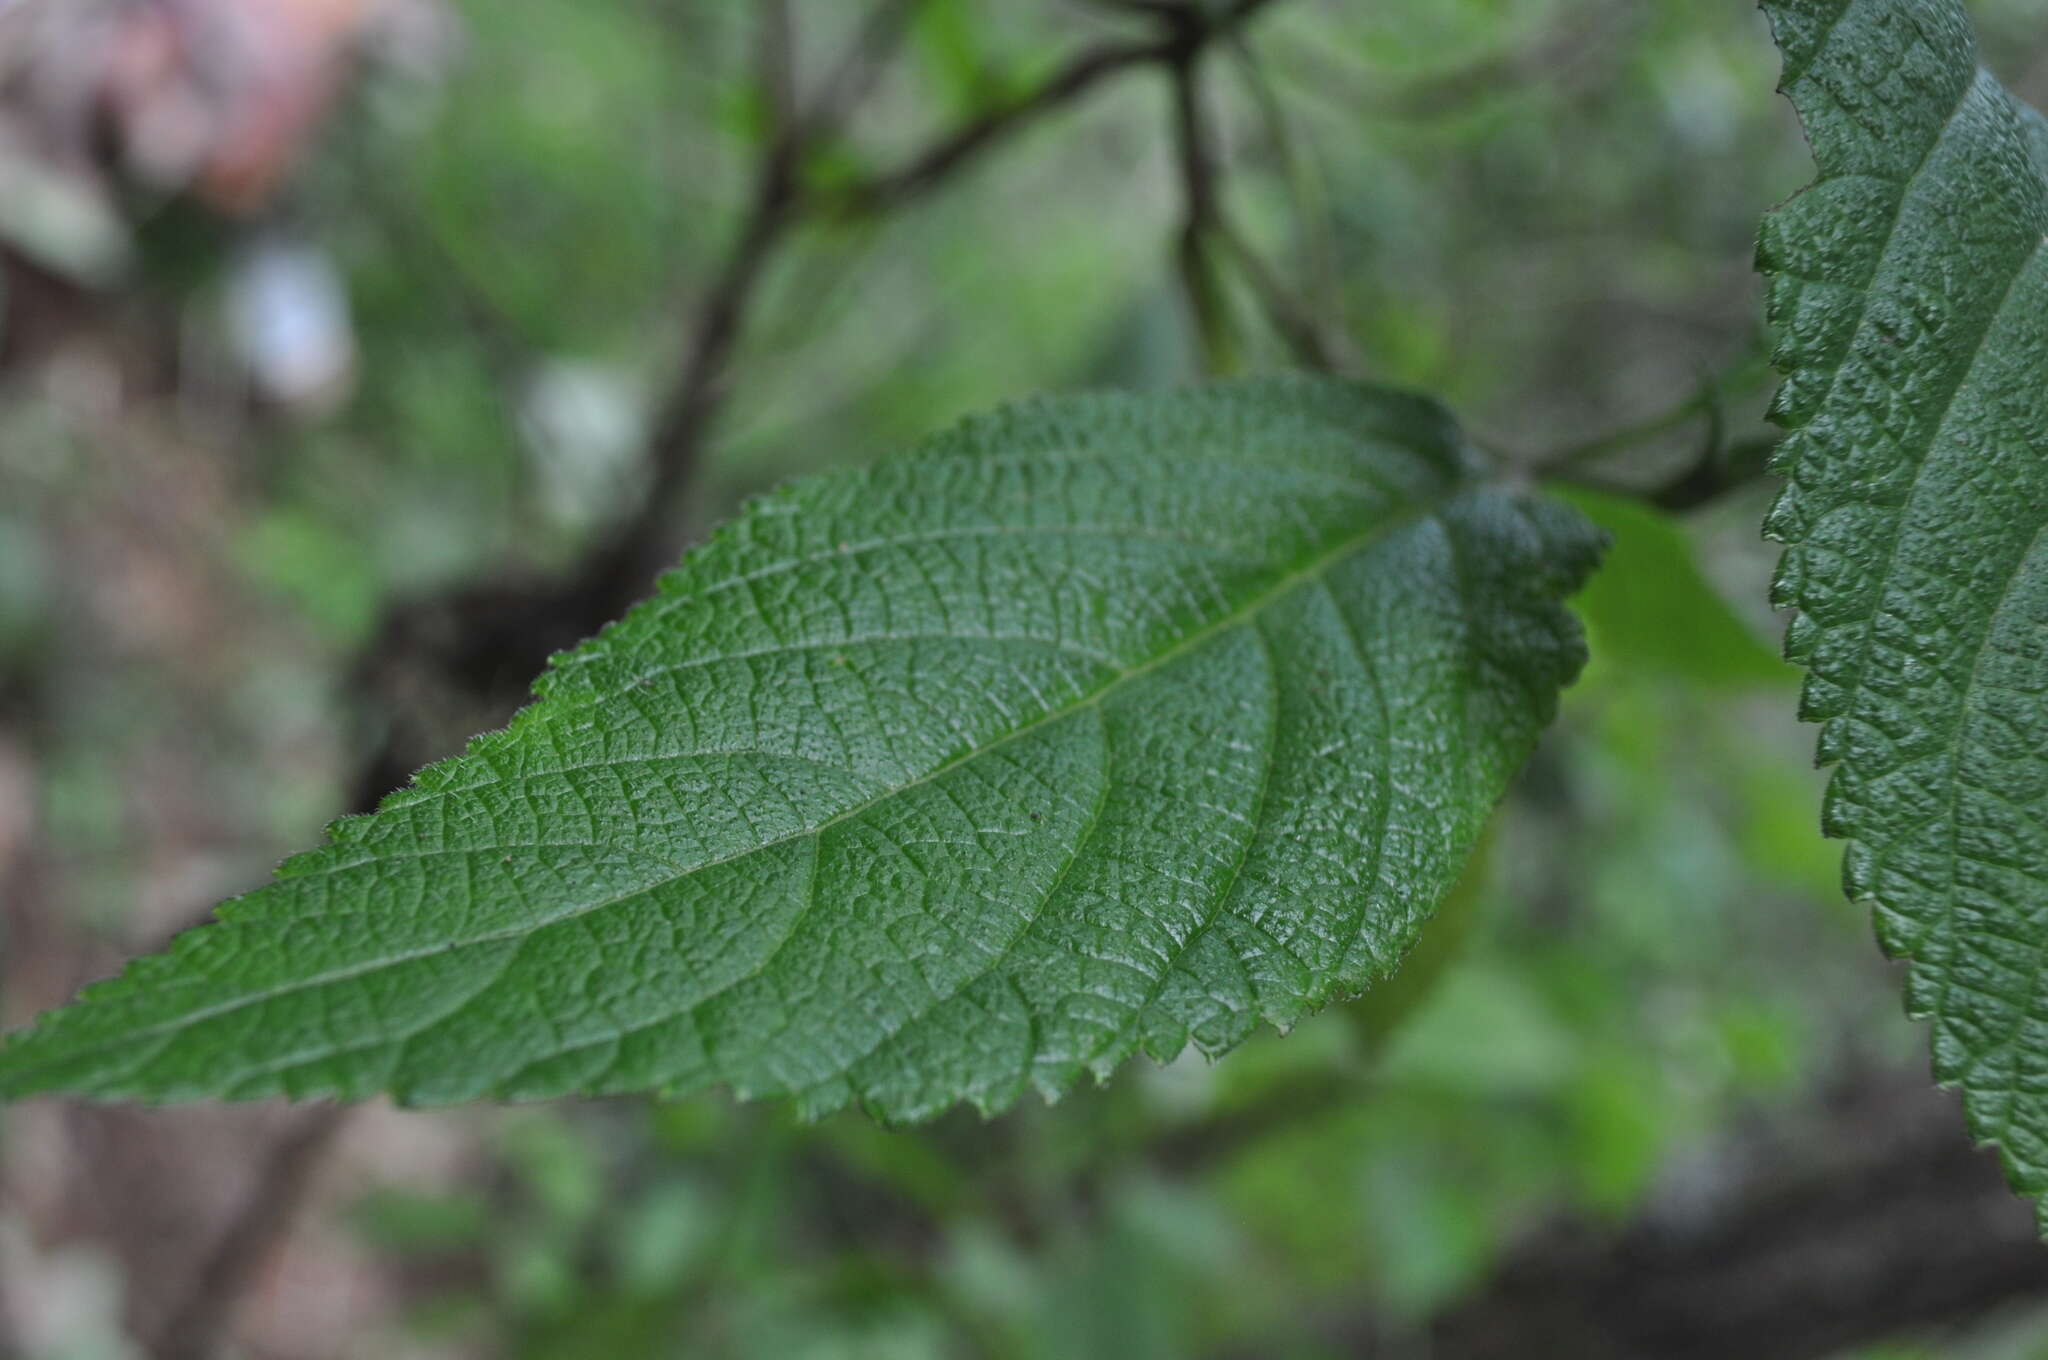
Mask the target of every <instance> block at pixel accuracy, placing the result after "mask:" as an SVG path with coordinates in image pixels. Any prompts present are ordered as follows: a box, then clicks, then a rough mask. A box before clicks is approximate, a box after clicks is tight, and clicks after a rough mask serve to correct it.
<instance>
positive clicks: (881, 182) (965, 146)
mask: <svg viewBox="0 0 2048 1360" xmlns="http://www.w3.org/2000/svg"><path fill="white" fill-rule="evenodd" d="M1272 3H1273V0H1235V3H1233V4H1231V5H1229V6H1228V7H1226V8H1225V9H1224V10H1223V11H1222V12H1220V13H1218V14H1216V15H1215V16H1214V17H1212V18H1210V19H1209V20H1208V25H1207V29H1206V32H1207V33H1208V34H1209V36H1210V37H1211V38H1214V37H1219V36H1222V35H1224V34H1227V33H1230V32H1232V31H1234V30H1235V29H1237V28H1239V27H1240V26H1241V25H1243V24H1244V23H1245V22H1246V21H1247V20H1249V19H1251V18H1252V17H1253V16H1254V15H1256V14H1257V13H1258V12H1259V11H1260V10H1263V9H1265V8H1266V7H1267V6H1269V5H1270V4H1272ZM1184 47H1185V43H1184V40H1183V39H1181V38H1180V37H1179V36H1177V35H1169V36H1167V37H1165V38H1160V39H1155V40H1153V41H1150V42H1118V43H1105V44H1103V45H1102V46H1100V47H1095V48H1090V49H1089V50H1087V51H1085V52H1082V53H1080V54H1079V55H1077V56H1075V57H1074V58H1073V59H1072V60H1070V61H1068V62H1067V64H1066V65H1064V66H1062V67H1060V68H1059V69H1058V70H1057V71H1055V72H1054V73H1053V74H1052V75H1051V76H1049V77H1047V78H1046V79H1045V81H1044V82H1043V83H1041V84H1040V85H1038V86H1037V87H1036V88H1035V89H1033V90H1032V91H1031V92H1030V93H1028V94H1025V95H1022V96H1020V97H1018V98H1016V99H1013V100H1011V101H1009V102H1008V103H1005V104H1000V105H997V106H996V107H994V108H991V109H988V110H986V111H984V112H983V113H980V114H978V115H976V116H975V117H973V118H970V119H968V120H967V121H966V122H965V123H962V124H961V125H960V126H959V127H957V128H954V129H953V130H952V131H950V132H946V133H943V134H941V135H940V136H939V137H937V138H936V139H934V140H933V142H932V143H931V144H930V145H929V146H927V147H926V148H925V149H924V150H923V151H920V152H917V153H915V154H913V155H911V156H910V157H908V158H907V159H906V160H905V161H904V163H903V164H902V165H900V166H899V167H898V168H896V169H894V170H890V171H886V172H884V173H882V174H879V175H877V176H875V177H874V178H872V179H869V180H866V181H863V182H861V183H858V184H855V185H853V186H851V187H849V188H846V189H843V190H841V191H840V200H841V204H842V208H843V210H844V211H847V212H848V213H851V214H860V213H872V212H877V211H880V210H882V209H884V208H890V207H895V206H898V205H900V204H902V203H905V202H908V201H910V200H912V199H915V198H919V197H922V196H923V195H925V194H927V193H929V192H931V191H932V190H933V189H935V188H937V187H938V186H939V185H940V184H942V183H944V182H945V181H946V180H947V179H948V178H950V177H951V175H952V174H953V172H954V171H955V170H957V169H959V168H960V166H961V165H963V164H964V163H966V162H967V161H969V160H971V159H972V158H974V157H975V156H976V155H978V154H980V153H981V152H983V151H986V150H987V149H988V148H989V147H991V146H993V145H995V144H996V143H998V142H1001V141H1004V140H1007V139H1008V138H1010V137H1012V136H1014V135H1016V133H1018V132H1019V131H1021V130H1022V129H1023V128H1025V127H1026V126H1028V125H1030V124H1032V123H1034V122H1036V121H1038V119H1040V118H1042V117H1044V116H1045V115H1047V114H1049V113H1052V112H1054V111H1056V110H1059V109H1062V108H1064V107H1066V106H1067V105H1069V104H1072V103H1075V102H1076V101H1078V100H1080V99H1081V98H1083V97H1084V96H1086V95H1088V94H1089V93H1091V92H1093V91H1094V90H1095V89H1097V88H1098V87H1099V86H1101V85H1102V84H1103V83H1104V82H1106V81H1107V80H1109V79H1110V78H1111V77H1112V76H1115V75H1118V74H1120V73H1122V72H1125V71H1130V70H1135V69H1141V68H1144V67H1149V66H1160V65H1165V64H1167V63H1170V62H1172V61H1174V60H1175V59H1176V58H1177V57H1178V56H1179V55H1180V54H1181V52H1182V51H1183V50H1184Z"/></svg>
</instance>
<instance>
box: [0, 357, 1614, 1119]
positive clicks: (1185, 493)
mask: <svg viewBox="0 0 2048 1360" xmlns="http://www.w3.org/2000/svg"><path fill="white" fill-rule="evenodd" d="M1597 548H1598V534H1597V531H1595V530H1593V529H1592V528H1591V527H1590V526H1588V525H1586V524H1585V523H1584V522H1583V521H1582V520H1580V519H1579V518H1578V516H1577V515H1576V514H1574V513H1573V512H1572V511H1570V510H1568V509H1565V508H1563V507H1561V506H1556V505H1553V504H1550V503H1547V502H1543V501H1538V500H1535V499H1533V498H1530V497H1528V496H1527V495H1526V494H1525V493H1523V492H1521V491H1518V490H1514V489H1510V488H1507V487H1502V486H1498V485H1495V484H1493V483H1491V482H1490V481H1489V480H1488V479H1487V477H1486V474H1485V470H1484V468H1483V467H1482V466H1481V464H1480V463H1479V461H1478V460H1477V459H1476V457H1475V456H1474V455H1473V454H1472V453H1471V451H1470V450H1469V448H1468V447H1467V446H1466V445H1465V444H1464V442H1463V441H1462V440H1461V439H1460V438H1459V437H1458V435H1457V434H1456V432H1455V431H1454V430H1453V429H1452V428H1451V427H1450V425H1449V423H1448V422H1447V421H1446V420H1445V418H1444V417H1443V416H1442V414H1441V413H1440V412H1439V411H1438V409H1437V408H1435V407H1434V406H1432V405H1430V404H1428V403H1426V402H1424V401H1421V400H1419V399H1416V398H1411V397H1407V396H1401V395H1396V394H1392V393H1387V392H1383V391H1377V390H1373V389H1367V388H1361V387H1354V386H1350V385H1346V384H1339V383H1334V382H1326V381H1319V380H1309V379H1275V380H1264V381H1257V382H1244V383H1235V384H1229V385H1220V386H1215V387H1210V388H1206V389H1197V390H1193V391H1190V392H1185V393H1179V394H1172V395H1165V396H1151V397H1125V396H1100V397H1079V398H1069V399H1061V400H1054V401H1042V402H1036V403H1031V404H1027V405H1024V406H1020V407H1017V408H1014V409H1010V410H1006V411H1003V412H999V413H997V414H995V415H993V416H989V417H986V418H983V419H979V420H975V421H971V422H969V423H968V424H966V425H964V426H962V427H961V428H959V429H958V430H956V431H954V432H953V433H951V434H948V435H945V436H942V437H940V438H938V439H935V440H932V441H931V442H929V443H927V444H925V445H924V446H923V447H921V448H919V449H916V450H914V451H912V452H910V453H909V454H907V455H905V456H900V457H896V458H893V459H888V460H885V461H883V462H882V463H881V464H879V465H878V466H876V467H874V468H872V469H870V470H868V471H863V472H848V473H841V474H836V475H831V476H826V477H821V478H816V479H813V480H810V481H805V482H800V483H797V484H795V485H793V486H791V487H789V488H787V489H785V490H783V491H780V492H778V493H776V494H774V495H771V496H768V497H766V498H765V499H763V500H760V501H758V502H756V503H755V504H754V505H753V506H752V507H751V508H750V509H749V510H748V511H747V512H746V513H745V514H744V515H743V516H742V517H741V518H740V519H739V520H737V521H736V522H735V523H733V524H731V525H729V526H727V527H726V528H725V529H724V530H722V531H721V532H720V533H718V534H717V535H716V536H715V537H714V538H713V539H712V540H711V541H710V542H709V543H707V544H706V545H705V546H703V547H702V548H700V549H698V550H697V551H695V552H693V553H691V554H690V555H689V557H688V558H686V559H685V561H684V563H683V565H682V566H681V567H680V568H679V569H678V570H676V571H675V572H672V573H671V574H670V575H669V576H668V577H667V578H666V579H665V580H664V581H663V582H662V585H661V590H660V593H659V595H658V596H657V597H656V598H655V599H654V600H652V601H649V602H648V603H646V604H643V605H641V606H640V607H639V608H637V609H635V610H634V611H633V612H632V613H630V614H629V615H628V616H627V617H626V618H625V619H624V620H623V621H621V622H620V623H618V624H616V625H614V626H613V627H611V628H610V629H608V630H606V631H605V632H604V633H603V634H602V635H600V636H599V637H597V638H596V639H594V640H592V641H591V642H588V643H586V644H585V645H584V646H582V647H581V648H579V649H578V650H576V651H574V652H571V653H569V654H567V655H566V656H563V657H560V658H558V659H557V660H556V662H555V664H554V666H553V668H552V669H551V670H550V671H549V672H548V673H547V674H546V675H545V676H543V677H542V679H541V681H540V683H539V686H538V690H539V692H540V694H541V696H542V698H541V702H539V703H537V704H535V705H534V706H532V707H530V708H528V709H527V710H525V711H524V712H523V713H521V714H520V715H519V716H518V717H517V718H516V719H515V720H514V721H513V722H512V724H511V726H510V727H508V728H507V729H505V730H504V731H502V732H497V733H493V734H490V735H488V736H485V737H481V738H479V739H478V740H476V741H475V742H474V743H472V745H471V747H470V749H469V751H468V752H467V753H466V754H464V755H463V756H461V757H460V758H458V759H455V760H451V761H447V762H445V763H443V764H440V765H436V766H433V767H431V768H429V769H427V770H426V771H424V772H422V773H421V774H420V775H419V776H418V778H417V779H416V781H415V782H414V784H413V785H412V786H411V787H410V788H407V789H405V790H403V791H401V792H399V793H396V794H393V795H392V796H391V797H390V798H389V799H387V800H386V802H385V804H384V806H383V807H382V808H381V809H380V810H379V811H378V812H377V813H376V814H375V815H373V816H370V817H366V818H355V819H345V820H343V821H340V822H337V823H336V824H335V825H334V827H333V828H332V829H331V832H330V843H329V844H328V845H327V846H326V847H324V848H322V849H319V850H315V851H313V852H311V853H309V854H306V855H302V856H299V857H298V858H296V859H293V860H291V861H289V862H287V863H286V864H285V865H284V867H283V868H282V869H281V870H280V871H279V874H278V878H277V881H276V882H274V883H272V884H271V885H269V886H268V887H265V888H262V889H260V890H258V891H257V892H254V893H252V894H250V895H249V896H247V897H243V898H241V899H239V900H236V901H234V902H230V903H228V904H227V905H226V906H224V907H223V908H222V909H221V911H220V913H219V915H220V920H221V924H215V925H211V926H207V927H202V928H200V929H197V930H194V931H190V932H188V933H187V934H185V935H184V936H183V937H181V938H180V939H179V940H178V941H177V942H176V943H175V944H174V946H173V947H172V949H171V950H170V952H169V953H168V954H167V955H163V956H159V957H156V958H151V959H146V960H144V961H142V962H139V963H136V964H133V965H131V966H130V967H129V969H128V970H127V972H126V973H125V974H124V975H123V976H122V977H120V978H119V979H116V980H115V981H112V982H108V983H103V984H100V985H98V986H95V987H93V988H91V989H89V990H88V991H87V993H86V994H85V996H84V997H83V998H82V999H81V1000H80V1001H79V1002H78V1003H76V1004H74V1005H73V1006H71V1007H69V1008H67V1009H65V1010H62V1011H59V1012H56V1013H54V1014H52V1015H50V1016H47V1017H45V1018H44V1019H43V1020H42V1022H41V1023H40V1025H39V1026H38V1027H37V1028H36V1029H34V1030H33V1031H30V1032H28V1033H26V1034H23V1035H20V1036H17V1037H16V1038H15V1039H14V1040H13V1041H12V1042H11V1043H9V1044H8V1045H7V1046H6V1047H5V1048H4V1049H0V1094H6V1095H12V1096H19V1095H23V1094H26V1093H30V1092H40V1091H71V1092H81V1093H89V1094H93V1095H98V1096H117V1097H142V1098H150V1099H158V1098H163V1099H183V1098H191V1097H204V1096H226V1097H251V1096H264V1095H271V1094H280V1093H281V1094H286V1095H292V1096H313V1095H332V1096H339V1097H359V1096H365V1095H368V1094H371V1093H373V1092H379V1091H388V1092H391V1093H393V1094H394V1095H396V1096H397V1097H398V1098H399V1099H401V1100H406V1101H418V1102H442V1101H454V1100H464V1099H469V1098H474V1097H483V1096H500V1097H518V1098H526V1097H545V1096H554V1095H560V1094H564V1093H568V1092H577V1091H580V1092H611V1091H634V1090H650V1089H651V1090H660V1091H668V1092H679V1091H683V1090H688V1089H692V1088H697V1087H701V1086H704V1085H707V1084H709V1083H713V1082H725V1083H729V1084H730V1085H731V1086H732V1087H733V1088H734V1089H735V1090H737V1091H739V1092H740V1093H742V1094H744V1095H748V1096H759V1095H770V1094H775V1095H788V1096H792V1097H795V1098H796V1099H797V1100H798V1101H799V1102H800V1104H801V1105H802V1107H803V1108H804V1109H805V1110H806V1111H808V1112H812V1113H816V1112H820V1111H823V1110H826V1109H829V1108H832V1107H835V1106H838V1105H841V1104H843V1103H846V1102H848V1101H850V1100H852V1101H858V1102H859V1103H861V1104H862V1105H864V1106H866V1107H867V1108H869V1109H870V1110H872V1111H874V1112H876V1113H878V1114H880V1115H882V1116H884V1117H888V1118H893V1119H909V1118H915V1117H920V1116H926V1115H930V1114H933V1113H935V1112H937V1111H939V1110H941V1109H943V1108H944V1107H946V1106H948V1105H950V1104H952V1103H954V1102H955V1101H958V1100H962V1099H965V1100H968V1101H971V1102H973V1103H974V1104H976V1105H978V1106H980V1107H981V1108H983V1109H984V1110H988V1109H994V1108H997V1107H1000V1106H1003V1105H1005V1104H1006V1103H1008V1102H1010V1101H1012V1100H1014V1099H1015V1098H1016V1097H1017V1096H1018V1094H1019V1093H1020V1092H1021V1091H1022V1090H1023V1089H1025V1088H1026V1087H1027V1086H1028V1085H1035V1086H1036V1087H1038V1088H1039V1089H1041V1090H1043V1091H1044V1092H1046V1093H1047V1094H1048V1095H1053V1094H1056V1093H1058V1092H1059V1091H1061V1090H1062V1089H1064V1088H1065V1087H1067V1086H1068V1085H1069V1084H1070V1083H1072V1082H1073V1081H1074V1080H1075V1079H1076V1077H1077V1076H1078V1075H1079V1074H1080V1073H1081V1072H1083V1071H1089V1072H1093V1073H1094V1074H1096V1075H1097V1076H1101V1075H1103V1074H1106V1073H1107V1072H1108V1070H1109V1069H1110V1068H1111V1067H1113V1066H1114V1065H1115V1064H1117V1063H1118V1062H1120V1061H1121V1060H1123V1059H1124V1058H1126V1057H1128V1056H1130V1055H1131V1054H1133V1053H1134V1052H1137V1051H1140V1050H1142V1051H1144V1052H1147V1053H1150V1054H1152V1055H1154V1056H1156V1057H1160V1058H1165V1057H1170V1056H1172V1055H1174V1054H1176V1053H1178V1052H1179V1051H1180V1050H1181V1049H1182V1048H1184V1047H1185V1046H1186V1045H1187V1044H1189V1043H1190V1042H1192V1043H1194V1044H1195V1045H1196V1046H1198V1047H1199V1048H1201V1049H1202V1050H1204V1051H1206V1052H1209V1053H1217V1052H1220V1051H1222V1050H1224V1049H1227V1048H1229V1047H1230V1046H1232V1045H1233V1044H1236V1043H1237V1042H1238V1041H1240V1040H1241V1039H1243V1038H1244V1037H1245V1036H1246V1035H1247V1034H1248V1033H1250V1032H1251V1030H1252V1029H1253V1028H1254V1026H1255V1025H1256V1023H1257V1022H1258V1021H1259V1020H1260V1019H1262V1018H1263V1019H1265V1020H1268V1021H1271V1022H1273V1023H1274V1024H1277V1025H1281V1026H1285V1025H1289V1024H1292V1023H1293V1022H1295V1021H1296V1020H1299V1019H1300V1018H1301V1017H1302V1016H1304V1015H1305V1014H1307V1013H1308V1012H1309V1011H1311V1010H1313V1009H1314V1008H1315V1007H1317V1006H1320V1005H1322V1004H1323V1003H1325V1002H1327V1001H1328V1000H1330V999H1331V998H1332V997H1334V996H1337V995H1339V994H1342V993H1351V992H1356V991H1359V990H1360V989H1362V988H1364V987H1365V986H1367V985H1368V984H1370V983H1371V982H1373V981H1374V980H1376V979H1379V978H1382V977H1385V976H1386V975H1387V974H1388V973H1390V972H1391V971H1392V970H1393V969H1394V967H1395V966H1396V965H1397V963H1398V962H1399V960H1400V958H1401V956H1402V955H1403V954H1404V953H1405V952H1407V950H1408V948H1409V947H1410V945H1412V944H1413V943H1414V940H1415V937H1416V934H1417V932H1418V931H1419V929H1420V927H1421V924H1422V922H1423V920H1424V918H1425V917H1427V915H1428V914H1429V912H1430V909H1431V907H1432V906H1433V905H1434V904H1435V902H1436V901H1437V899H1438V898H1439V896H1440V895H1441V894H1442V893H1443V892H1444V891H1445V890H1446V889H1447V888H1448V887H1449V886H1450V884H1451V883H1452V881H1453V880H1454V879H1455V878H1456V876H1457V872H1458V867H1459V863H1460V860H1461V859H1462V858H1463V856H1464V853H1465V851H1466V849H1467V848H1468V847H1469V846H1470V845H1471V844H1472V842H1473V840H1474V838H1475V837H1476V836H1477V835H1478V832H1479V830H1480V827H1481V825H1482V823H1483V822H1484V821H1485V819H1486V816H1487V814H1488V812H1489V810H1490V809H1491V807H1492V806H1493V804H1494V803H1495V801H1496V800H1497V799H1498V798H1499V797H1500V795H1501V792H1502V790H1503V788H1504V787H1505V785H1506V783H1507V780H1508V778H1509V777H1510V775H1512V774H1513V772H1514V771H1515V769H1516V768H1517V767H1518V766H1519V765H1520V764H1521V762H1522V761H1523V759H1524V758H1525V757H1526V756H1527V755H1528V753H1529V750H1530V747H1531V746H1532V745H1533V743H1534V742H1535V739H1536V736H1537V734H1538V733H1539V731H1540V730H1541V729H1542V727H1543V726H1544V724H1545V723H1546V722H1547V721H1548V719H1549V718H1550V716H1551V713H1552V710H1553V708H1554V706H1555V697H1556V692H1557V690H1558V688H1559V686H1561V685H1563V684H1565V683H1567V682H1568V681H1569V680H1570V679H1571V677H1572V675H1573V674H1574V673H1575V672H1576V671H1577V670H1578V668H1579V665H1580V662H1581V660H1582V650H1581V646H1580V642H1579V638H1578V634H1577V631H1576V629H1575V627H1574V625H1573V624H1572V622H1571V620H1570V619H1569V617H1568V616H1567V614H1566V613H1565V611H1564V610H1563V609H1562V608H1561V607H1560V606H1559V604H1558V600H1559V599H1560V598H1561V597H1563V596H1564V595H1566V594H1568V593H1569V592H1570V591H1571V590H1573V589H1574V588H1575V587H1576V586H1577V585H1578V584H1579V582H1580V581H1581V579H1582V578H1583V577H1584V575H1585V574H1586V573H1587V571H1588V570H1589V569H1590V568H1591V566H1592V564H1593V561H1594V558H1595V556H1596V554H1597Z"/></svg>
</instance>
